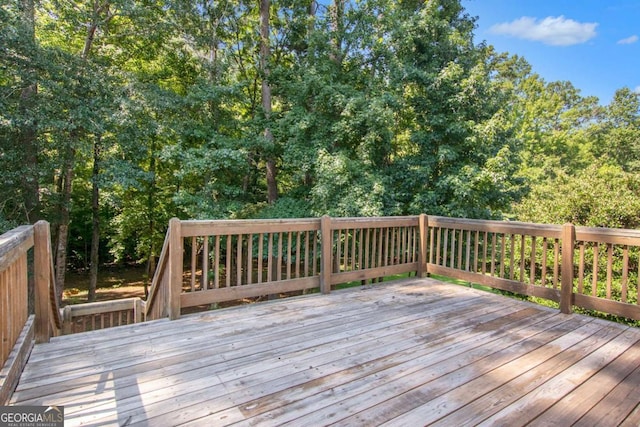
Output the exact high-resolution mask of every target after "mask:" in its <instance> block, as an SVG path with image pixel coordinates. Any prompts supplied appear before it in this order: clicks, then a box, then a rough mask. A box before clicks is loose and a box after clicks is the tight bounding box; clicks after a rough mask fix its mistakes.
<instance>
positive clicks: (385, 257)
mask: <svg viewBox="0 0 640 427" xmlns="http://www.w3.org/2000/svg"><path fill="white" fill-rule="evenodd" d="M411 272H415V273H416V274H417V275H418V276H424V275H425V274H426V273H429V274H438V275H442V276H447V277H450V278H454V279H461V280H464V281H467V282H471V283H478V284H481V285H484V286H488V287H492V288H496V289H501V290H505V291H509V292H513V293H517V294H520V295H526V296H533V297H539V298H544V299H548V300H551V301H554V302H556V303H558V304H559V307H560V310H561V311H562V312H564V313H569V312H571V311H572V308H573V307H581V308H584V309H587V310H596V311H600V312H603V313H606V314H612V315H615V316H623V317H627V318H630V319H635V320H640V305H639V304H638V303H639V299H638V284H639V277H640V232H639V231H635V230H613V229H604V228H602V229H600V228H599V229H593V228H585V227H574V226H573V225H571V224H565V225H562V226H561V225H541V224H531V223H522V222H510V221H485V220H470V219H458V218H445V217H437V216H426V215H420V216H411V217H388V218H330V217H323V218H319V219H296V220H256V221H253V220H235V221H234V220H222V221H180V220H178V219H173V220H172V221H171V224H170V227H169V231H168V233H167V239H166V240H165V245H164V248H163V251H162V255H161V257H160V262H159V263H158V269H157V271H156V275H155V277H154V279H153V284H152V289H151V293H150V297H149V299H148V301H147V311H146V314H147V318H148V319H157V318H161V317H167V316H168V317H170V318H177V317H179V316H180V313H181V310H182V309H184V308H188V307H193V306H206V305H209V304H213V303H217V302H221V301H227V300H236V299H241V298H249V297H256V296H263V295H274V294H279V293H287V292H293V291H303V290H307V289H312V288H318V289H320V290H321V291H322V292H325V293H326V292H330V291H331V289H332V287H333V286H335V285H337V284H340V283H346V282H357V281H366V280H371V279H373V280H376V279H377V278H381V277H386V276H390V275H394V274H401V273H411Z"/></svg>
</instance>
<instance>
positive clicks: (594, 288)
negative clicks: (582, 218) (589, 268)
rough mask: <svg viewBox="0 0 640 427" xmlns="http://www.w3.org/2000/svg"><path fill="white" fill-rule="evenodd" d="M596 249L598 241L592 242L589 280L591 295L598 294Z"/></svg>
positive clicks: (597, 249) (597, 248)
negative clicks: (591, 275)
mask: <svg viewBox="0 0 640 427" xmlns="http://www.w3.org/2000/svg"><path fill="white" fill-rule="evenodd" d="M598 251H599V246H598V243H597V242H596V243H594V246H593V277H592V281H591V296H594V297H595V296H598V271H599V268H598V262H599V260H598Z"/></svg>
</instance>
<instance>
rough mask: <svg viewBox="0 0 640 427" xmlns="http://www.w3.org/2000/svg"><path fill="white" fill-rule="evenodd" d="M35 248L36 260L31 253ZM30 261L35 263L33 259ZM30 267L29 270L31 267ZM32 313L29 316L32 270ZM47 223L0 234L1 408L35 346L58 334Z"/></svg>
mask: <svg viewBox="0 0 640 427" xmlns="http://www.w3.org/2000/svg"><path fill="white" fill-rule="evenodd" d="M30 250H33V258H31V257H30V256H29V251H30ZM31 259H32V261H31ZM30 264H31V267H30ZM30 268H32V271H33V273H34V275H33V279H34V282H33V283H34V308H33V309H34V314H32V315H30V314H29V270H30ZM53 278H54V275H53V257H52V256H51V238H50V233H49V224H48V223H47V222H46V221H38V222H37V223H36V224H35V225H23V226H20V227H17V228H15V229H13V230H10V231H9V232H7V233H5V234H3V235H2V236H0V307H2V310H0V335H1V336H0V405H2V404H5V403H6V402H7V400H8V398H9V396H10V394H11V393H12V391H13V389H14V388H15V386H16V384H17V381H18V378H19V375H20V372H22V369H23V367H24V364H25V363H26V361H27V358H28V356H29V353H30V352H31V349H32V348H33V344H34V341H35V342H48V341H49V338H50V337H52V336H55V335H59V334H60V330H61V328H62V320H61V318H60V311H59V308H58V304H57V299H56V297H55V284H54V281H53Z"/></svg>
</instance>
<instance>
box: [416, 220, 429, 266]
mask: <svg viewBox="0 0 640 427" xmlns="http://www.w3.org/2000/svg"><path fill="white" fill-rule="evenodd" d="M418 221H419V225H418V231H419V233H420V236H419V238H418V241H419V242H420V249H419V252H418V257H419V258H418V277H425V276H426V275H427V233H428V232H429V219H428V217H427V215H426V214H420V217H419V219H418Z"/></svg>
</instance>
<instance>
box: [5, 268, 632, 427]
mask: <svg viewBox="0 0 640 427" xmlns="http://www.w3.org/2000/svg"><path fill="white" fill-rule="evenodd" d="M639 402H640V330H639V329H636V328H628V327H625V326H621V325H618V324H615V323H611V322H607V321H603V320H599V319H594V318H590V317H585V316H580V315H564V314H560V313H559V312H558V310H554V309H548V308H545V307H542V306H538V305H534V304H530V303H526V302H521V301H517V300H514V299H510V298H506V297H503V296H500V295H494V294H489V293H485V292H481V291H477V290H474V289H469V288H465V287H461V286H455V285H449V284H443V283H441V282H437V281H434V280H432V279H407V280H402V281H396V282H388V283H387V284H384V285H376V286H375V287H367V288H364V289H363V288H355V289H349V290H344V291H335V292H332V293H331V294H328V295H317V294H315V295H308V296H303V297H296V298H291V299H285V300H278V301H271V302H267V303H262V304H254V305H251V306H243V307H235V308H231V309H224V310H217V311H213V312H208V313H206V314H199V315H189V316H183V317H182V318H181V319H179V320H176V321H168V320H161V321H154V322H148V323H143V324H137V325H130V326H123V327H119V328H114V329H111V330H103V331H96V332H89V333H82V334H77V335H70V336H63V337H58V338H54V339H52V340H51V343H49V344H38V345H36V347H35V348H34V350H33V352H32V354H31V357H30V360H29V362H28V364H27V367H26V369H25V371H24V373H23V375H22V377H21V381H20V383H19V385H18V388H17V390H16V392H15V393H14V395H13V399H12V403H13V404H20V405H27V404H38V405H64V407H65V419H66V425H128V426H132V425H150V426H174V425H180V424H187V425H203V426H219V425H229V424H234V423H237V424H238V425H303V426H319V425H328V424H334V423H335V424H337V425H354V426H370V425H382V424H385V425H394V426H418V425H427V424H434V425H442V426H460V425H476V424H480V425H508V426H515V425H525V424H529V423H531V424H533V425H562V426H565V425H571V424H574V423H576V425H600V426H602V425H618V424H622V425H635V426H637V425H638V424H639V422H640V405H639Z"/></svg>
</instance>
